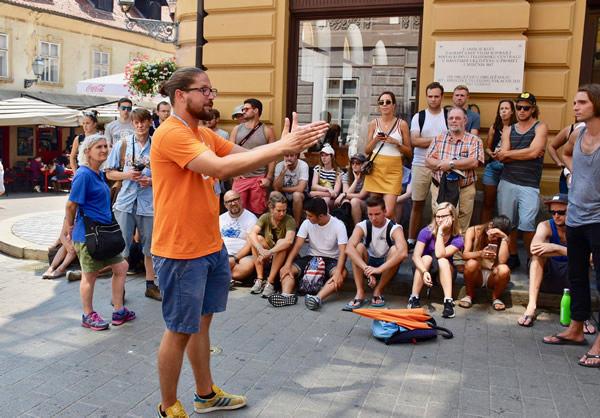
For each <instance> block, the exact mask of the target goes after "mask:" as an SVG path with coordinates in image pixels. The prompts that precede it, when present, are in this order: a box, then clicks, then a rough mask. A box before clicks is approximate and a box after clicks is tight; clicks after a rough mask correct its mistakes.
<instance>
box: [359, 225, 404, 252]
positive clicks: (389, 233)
mask: <svg viewBox="0 0 600 418" xmlns="http://www.w3.org/2000/svg"><path fill="white" fill-rule="evenodd" d="M394 225H396V223H395V222H394V221H389V222H388V225H387V229H386V230H385V240H386V241H387V245H388V247H390V248H392V246H393V245H394V240H393V239H392V228H393V227H394ZM372 240H373V223H371V221H370V220H369V219H367V236H366V237H365V247H367V248H369V245H371V241H372Z"/></svg>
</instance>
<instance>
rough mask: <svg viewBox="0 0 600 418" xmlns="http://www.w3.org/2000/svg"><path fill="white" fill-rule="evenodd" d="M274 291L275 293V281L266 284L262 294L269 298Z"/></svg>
mask: <svg viewBox="0 0 600 418" xmlns="http://www.w3.org/2000/svg"><path fill="white" fill-rule="evenodd" d="M273 293H275V286H273V283H269V282H267V284H265V288H264V289H263V291H262V295H261V296H262V297H263V298H268V297H269V296H271V295H272V294H273Z"/></svg>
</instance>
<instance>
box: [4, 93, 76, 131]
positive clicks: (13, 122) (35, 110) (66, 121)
mask: <svg viewBox="0 0 600 418" xmlns="http://www.w3.org/2000/svg"><path fill="white" fill-rule="evenodd" d="M78 114H79V112H78V111H77V110H74V109H69V108H68V107H63V106H57V105H53V104H49V103H45V102H42V101H39V100H35V99H30V98H28V97H20V98H17V99H8V100H3V101H0V126H20V125H21V126H22V125H53V126H79V123H78V121H77V116H78Z"/></svg>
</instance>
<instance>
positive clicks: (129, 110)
mask: <svg viewBox="0 0 600 418" xmlns="http://www.w3.org/2000/svg"><path fill="white" fill-rule="evenodd" d="M131 109H133V108H132V107H131V106H121V110H126V111H128V112H131Z"/></svg>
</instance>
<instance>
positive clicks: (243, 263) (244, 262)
mask: <svg viewBox="0 0 600 418" xmlns="http://www.w3.org/2000/svg"><path fill="white" fill-rule="evenodd" d="M252 271H254V261H253V260H251V259H250V258H248V257H242V258H241V259H240V263H239V264H236V265H235V266H234V267H233V270H231V278H232V279H233V280H244V279H245V278H247V277H248V276H250V274H252Z"/></svg>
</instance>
